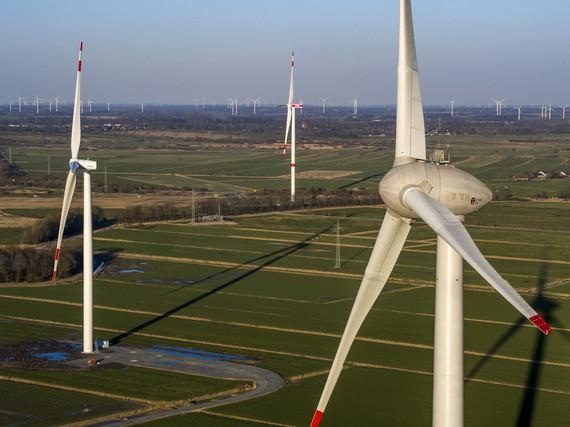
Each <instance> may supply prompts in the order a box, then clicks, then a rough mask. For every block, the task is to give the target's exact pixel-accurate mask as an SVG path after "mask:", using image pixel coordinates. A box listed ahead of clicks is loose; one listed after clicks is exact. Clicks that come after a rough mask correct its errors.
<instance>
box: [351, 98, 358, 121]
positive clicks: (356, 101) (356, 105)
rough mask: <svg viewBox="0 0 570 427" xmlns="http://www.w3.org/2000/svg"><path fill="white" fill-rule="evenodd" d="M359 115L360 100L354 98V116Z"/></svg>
mask: <svg viewBox="0 0 570 427" xmlns="http://www.w3.org/2000/svg"><path fill="white" fill-rule="evenodd" d="M357 115H358V100H357V99H356V98H354V100H353V101H352V116H353V117H356V116H357Z"/></svg>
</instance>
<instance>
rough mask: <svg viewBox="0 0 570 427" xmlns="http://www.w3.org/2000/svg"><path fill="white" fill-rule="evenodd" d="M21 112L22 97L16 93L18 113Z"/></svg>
mask: <svg viewBox="0 0 570 427" xmlns="http://www.w3.org/2000/svg"><path fill="white" fill-rule="evenodd" d="M21 112H22V97H21V96H20V95H19V94H18V113H21Z"/></svg>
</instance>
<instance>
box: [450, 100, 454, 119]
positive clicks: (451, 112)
mask: <svg viewBox="0 0 570 427" xmlns="http://www.w3.org/2000/svg"><path fill="white" fill-rule="evenodd" d="M449 105H450V106H451V111H450V115H451V117H453V114H454V111H453V107H455V100H454V99H452V100H451V101H449Z"/></svg>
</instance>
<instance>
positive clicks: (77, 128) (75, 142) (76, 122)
mask: <svg viewBox="0 0 570 427" xmlns="http://www.w3.org/2000/svg"><path fill="white" fill-rule="evenodd" d="M82 53H83V42H81V44H80V45H79V59H78V61H77V82H76V83H75V104H74V105H73V122H72V125H71V158H72V159H77V155H78V154H79V144H80V143H81V54H82Z"/></svg>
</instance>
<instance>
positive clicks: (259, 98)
mask: <svg viewBox="0 0 570 427" xmlns="http://www.w3.org/2000/svg"><path fill="white" fill-rule="evenodd" d="M250 100H251V103H252V104H253V115H254V116H255V113H256V109H257V103H258V102H259V101H261V97H257V98H255V99H250Z"/></svg>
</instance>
